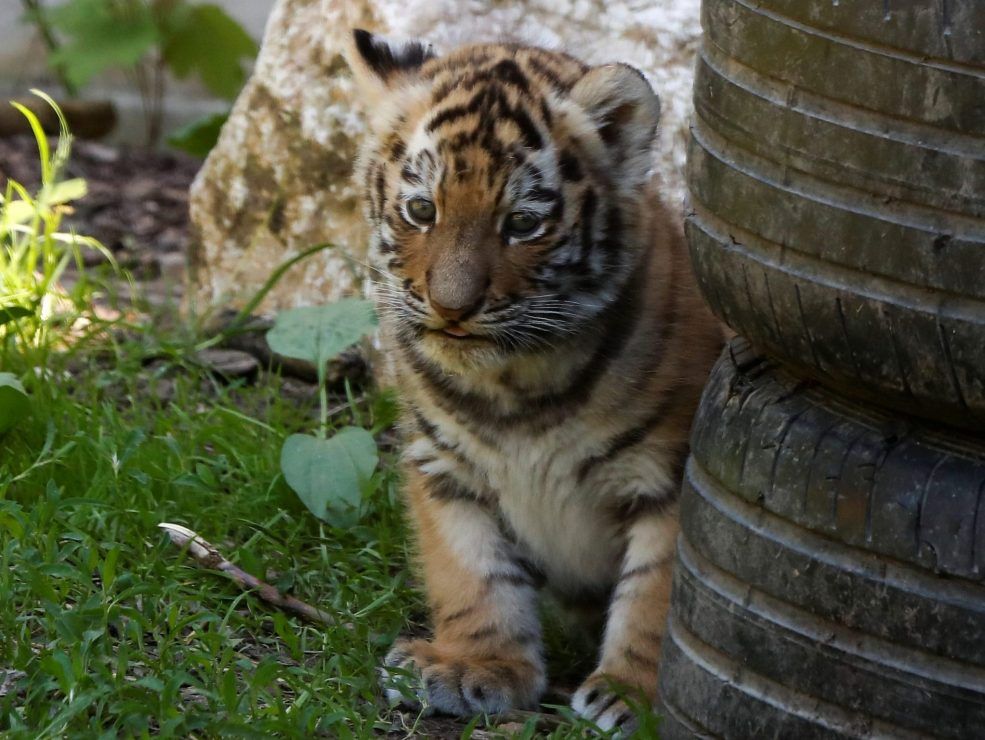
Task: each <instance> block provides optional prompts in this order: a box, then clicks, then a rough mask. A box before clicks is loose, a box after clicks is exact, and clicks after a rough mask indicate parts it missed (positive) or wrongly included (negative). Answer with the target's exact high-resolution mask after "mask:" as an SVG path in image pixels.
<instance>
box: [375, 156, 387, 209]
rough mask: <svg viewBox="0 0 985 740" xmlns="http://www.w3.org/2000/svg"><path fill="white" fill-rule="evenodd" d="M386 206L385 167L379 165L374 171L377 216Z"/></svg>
mask: <svg viewBox="0 0 985 740" xmlns="http://www.w3.org/2000/svg"><path fill="white" fill-rule="evenodd" d="M385 208H386V168H385V167H383V166H380V168H379V169H378V170H377V172H376V211H377V218H379V215H380V214H382V213H383V211H384V210H385Z"/></svg>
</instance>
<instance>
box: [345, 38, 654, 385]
mask: <svg viewBox="0 0 985 740" xmlns="http://www.w3.org/2000/svg"><path fill="white" fill-rule="evenodd" d="M350 64H351V66H352V67H353V69H354V72H355V76H356V81H357V83H358V84H359V85H360V91H361V93H362V97H363V98H364V99H365V100H366V102H367V108H368V112H369V116H370V125H371V128H372V136H371V137H370V138H369V140H368V142H367V143H366V145H365V146H364V149H363V152H362V156H361V163H360V174H359V177H360V178H361V180H362V183H363V186H364V188H365V198H366V203H367V212H368V216H369V219H370V222H371V225H372V228H373V235H372V247H373V253H374V254H373V257H374V261H375V262H376V264H377V265H378V266H379V270H380V273H379V274H380V275H382V278H381V279H380V280H379V281H378V284H377V295H378V301H379V304H380V307H381V309H382V311H381V313H382V315H383V319H384V321H386V322H388V323H389V325H390V326H391V327H392V328H393V329H394V330H395V333H396V336H397V338H398V340H399V341H400V342H401V343H402V344H403V345H404V346H405V347H409V348H413V349H415V350H416V351H418V352H420V353H421V354H423V355H424V356H425V357H427V358H429V359H431V360H432V361H435V362H438V363H439V364H444V365H447V366H450V367H461V366H463V365H464V366H469V365H471V366H477V365H488V364H495V363H502V362H503V361H508V360H509V359H511V358H514V357H516V356H518V355H523V354H526V353H531V352H539V351H542V350H544V349H545V348H547V347H550V346H554V345H556V344H558V343H560V342H563V341H565V340H568V339H572V338H575V337H576V336H577V334H578V332H579V330H580V329H582V328H584V327H585V326H586V324H587V322H589V321H590V320H591V318H592V317H594V316H595V315H596V314H598V312H600V311H601V310H602V309H604V308H605V306H606V305H608V304H609V303H610V302H611V301H613V300H614V299H615V297H616V296H617V295H618V292H619V289H620V287H621V285H622V284H623V282H624V280H625V278H626V273H627V271H628V270H629V269H630V268H631V266H632V265H633V264H634V262H635V256H636V253H637V252H638V250H639V249H641V246H642V245H641V243H640V239H639V238H638V235H637V232H638V231H639V230H640V224H641V221H642V220H643V219H644V218H645V216H644V215H641V214H640V205H641V204H642V203H643V202H644V194H645V191H646V189H647V187H648V181H649V170H650V163H651V151H650V147H651V143H652V141H653V138H654V136H655V132H656V126H657V120H658V118H659V102H658V101H657V98H656V96H655V95H654V93H653V91H652V90H651V88H650V86H649V85H648V84H647V82H646V81H645V79H644V78H643V77H642V76H641V75H640V74H639V73H638V72H637V71H636V70H634V69H632V68H630V67H627V66H625V65H607V66H603V67H595V68H589V67H586V66H585V65H583V64H581V63H580V62H578V61H577V60H575V59H573V58H572V57H569V56H566V55H562V54H557V53H553V52H549V51H545V50H542V49H536V48H528V47H519V46H506V45H482V46H470V47H465V48H462V49H459V50H457V51H455V52H452V53H451V54H449V55H447V56H444V57H437V56H435V54H434V53H433V51H432V50H431V49H430V47H427V46H424V45H422V44H419V43H416V42H411V43H403V44H397V43H393V42H390V41H387V40H385V39H381V38H379V37H376V36H372V35H371V34H369V33H367V32H365V31H356V32H355V34H354V48H353V50H352V52H351V53H350Z"/></svg>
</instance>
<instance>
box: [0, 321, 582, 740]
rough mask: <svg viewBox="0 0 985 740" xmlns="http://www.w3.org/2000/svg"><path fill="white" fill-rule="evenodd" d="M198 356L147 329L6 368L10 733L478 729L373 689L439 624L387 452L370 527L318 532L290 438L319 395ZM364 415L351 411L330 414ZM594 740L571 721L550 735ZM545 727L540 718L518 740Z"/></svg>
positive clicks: (4, 648)
mask: <svg viewBox="0 0 985 740" xmlns="http://www.w3.org/2000/svg"><path fill="white" fill-rule="evenodd" d="M165 340H167V341H165ZM168 341H170V342H171V344H168ZM190 346H191V345H190V343H189V342H188V340H185V343H182V342H180V341H178V340H177V339H176V338H175V337H173V336H172V337H165V338H163V340H162V338H160V337H154V336H152V335H151V334H147V333H145V334H141V335H138V336H137V337H135V338H133V339H130V340H127V341H125V342H122V343H116V344H114V343H110V342H103V343H100V342H95V343H93V342H90V343H89V344H88V345H87V347H86V349H85V351H84V352H81V353H74V354H72V355H62V354H52V355H49V356H48V357H47V367H46V368H45V372H44V373H40V374H39V373H34V372H29V371H28V368H27V367H26V366H21V367H16V365H17V358H16V357H14V356H13V355H11V354H10V353H8V354H7V355H6V356H5V365H6V367H5V369H7V370H8V371H9V370H13V371H15V372H22V377H24V379H25V384H26V385H27V386H28V389H29V391H30V392H31V395H32V403H33V413H32V415H31V417H30V418H29V419H28V420H26V421H25V422H24V423H22V424H21V425H20V426H19V427H18V428H16V429H15V430H14V431H12V432H10V433H8V434H7V435H6V436H4V437H3V438H0V451H2V458H0V671H3V670H5V669H6V670H12V671H18V672H20V673H18V674H16V675H18V676H19V678H17V680H16V682H15V683H14V685H13V687H8V690H7V693H6V695H5V696H3V697H0V734H2V735H3V736H4V737H11V738H21V737H23V738H39V737H64V736H71V737H103V736H105V737H132V736H144V735H156V734H161V735H165V736H180V737H187V736H196V737H217V736H220V735H225V736H229V735H232V736H236V737H249V736H257V737H269V736H273V735H277V736H284V737H310V736H313V735H316V734H323V735H325V736H332V737H367V736H372V735H375V734H384V733H387V732H393V733H394V735H393V736H395V737H398V736H402V735H408V736H413V735H415V734H418V733H423V732H425V731H426V730H434V731H436V729H437V728H439V727H440V728H442V729H443V730H444V731H446V732H448V731H449V727H450V728H451V730H450V731H451V732H453V734H457V733H458V732H459V729H456V727H457V728H462V729H461V731H462V733H463V736H468V735H469V733H470V730H468V729H466V728H465V724H464V723H460V724H458V725H455V724H453V723H450V722H444V723H441V724H440V725H434V724H430V723H431V722H432V721H431V720H426V719H421V718H419V717H415V716H414V715H413V714H407V713H402V714H398V713H396V712H393V711H391V710H390V709H389V708H388V707H386V706H385V703H384V702H383V700H382V698H381V694H380V691H379V689H378V686H377V674H376V666H377V665H378V664H379V662H380V660H381V658H382V656H383V654H384V653H385V651H386V648H387V646H388V645H389V643H390V642H391V641H392V639H393V638H394V637H395V636H396V635H397V634H398V633H399V632H402V631H406V630H407V629H408V627H410V628H411V629H418V630H420V629H423V627H424V625H425V623H426V612H425V608H424V605H423V601H422V598H421V595H420V593H419V592H418V591H417V590H416V589H415V588H414V587H413V585H412V583H411V576H410V569H409V568H408V566H407V551H408V543H407V538H406V533H405V530H404V525H403V520H402V513H401V507H400V504H399V500H398V496H397V490H398V486H399V481H398V480H397V477H396V475H395V473H394V460H395V454H396V453H395V452H394V451H393V450H387V451H385V452H384V455H383V459H384V461H383V464H382V465H381V470H380V472H379V473H378V474H377V475H376V476H375V478H374V480H373V484H372V488H371V490H369V491H368V492H367V497H366V502H365V515H364V517H363V518H362V520H361V524H360V525H359V526H357V527H354V528H351V529H345V530H340V529H333V528H330V527H328V526H326V525H324V524H321V523H320V522H319V521H318V520H317V519H315V518H314V517H313V516H312V515H311V514H310V513H308V511H307V510H306V509H305V508H304V507H303V506H302V505H301V503H300V502H299V501H298V499H297V497H296V496H295V495H294V493H293V492H292V491H291V490H290V489H289V488H288V487H287V486H286V484H285V483H284V481H283V479H282V477H281V476H280V475H279V473H278V469H279V468H278V458H279V450H280V446H281V443H282V442H283V440H284V439H285V438H286V437H287V436H288V435H289V434H290V433H292V432H295V431H305V430H310V429H311V428H312V425H313V424H314V422H315V417H316V416H317V400H316V399H315V398H312V399H310V400H305V401H301V402H297V401H289V400H285V397H284V394H283V393H282V390H281V385H282V381H281V380H280V378H279V377H278V376H277V375H276V374H270V373H265V374H263V375H261V378H260V380H259V382H257V383H256V384H255V385H252V386H244V385H242V384H233V385H225V384H223V383H221V382H219V381H217V380H215V379H213V378H211V377H210V375H209V374H208V373H207V372H206V371H205V370H203V369H201V368H200V367H198V366H196V365H195V364H194V363H191V362H189V361H187V360H186V359H185V358H186V357H188V356H190V355H189V354H187V353H185V352H184V350H183V348H184V347H187V348H190ZM150 358H155V359H154V360H153V362H150V363H149V364H148V361H149V359H150ZM12 366H13V367H12ZM355 395H356V398H357V401H356V403H357V404H358V405H359V409H358V410H359V412H360V416H361V418H362V419H363V421H364V423H369V422H371V421H374V420H377V419H379V418H380V417H381V416H382V417H384V418H386V417H389V416H392V413H393V403H392V401H391V399H390V398H389V396H387V395H386V394H381V393H380V392H378V391H375V390H373V389H367V391H366V393H365V394H360V393H359V392H358V389H357V393H356V394H355ZM159 396H163V397H164V398H168V397H169V396H170V398H169V400H158V397H159ZM342 405H343V406H344V405H345V404H344V403H343V404H342ZM350 417H351V414H350V409H347V408H343V409H342V410H341V411H339V412H338V413H336V415H335V416H334V417H333V422H334V423H336V424H338V425H340V426H341V425H344V424H346V423H351V418H350ZM162 521H169V522H176V523H180V524H184V525H186V526H188V527H190V528H191V529H194V530H195V531H197V532H198V533H199V534H201V535H202V536H203V537H205V538H206V539H208V540H210V541H211V542H212V543H214V544H215V545H217V546H219V547H220V549H222V550H223V552H224V554H225V555H226V556H227V557H228V558H230V559H231V560H233V561H234V562H237V563H238V564H239V565H240V566H241V567H243V568H244V569H246V570H248V571H250V572H252V573H254V574H257V575H260V576H266V577H268V578H269V579H270V580H271V582H273V583H275V584H276V585H278V586H279V587H280V588H281V589H282V590H284V591H285V592H289V593H291V594H293V595H294V596H296V597H298V598H300V599H302V600H304V601H307V602H308V603H311V604H314V605H317V606H320V607H322V608H324V609H326V610H328V611H329V612H330V613H332V614H334V615H336V616H337V618H338V621H339V626H336V627H325V626H321V625H312V624H307V623H305V622H303V621H301V620H299V619H297V618H295V617H292V616H287V615H285V614H282V613H280V612H278V611H276V610H273V609H272V608H270V607H268V606H267V605H266V604H264V603H263V602H262V601H261V600H260V599H259V598H257V597H255V596H254V595H252V594H247V593H244V592H243V591H241V590H240V589H239V588H238V587H237V586H235V585H234V584H233V583H232V582H231V581H229V580H227V579H226V578H225V577H224V576H222V575H219V574H217V573H215V572H212V571H206V570H203V569H202V568H200V567H198V566H197V565H196V564H194V563H193V562H192V561H190V560H189V559H188V558H186V557H185V556H184V555H183V554H182V553H181V551H179V550H178V549H176V548H175V547H174V546H173V545H171V544H170V542H169V541H168V540H167V537H166V536H165V535H164V534H163V533H162V532H161V531H160V530H159V529H158V528H157V524H158V523H159V522H162ZM549 638H550V639H549V642H550V643H552V644H553V645H554V646H555V647H560V646H563V645H565V644H567V643H566V642H565V640H564V639H562V638H561V637H560V636H559V635H557V633H556V631H554V632H552V633H551V634H550V635H549ZM584 657H585V656H584V655H582V656H581V658H582V661H581V662H582V663H583V664H584V663H585V661H584ZM576 659H577V656H561V657H560V658H559V660H560V662H561V664H562V668H563V666H564V664H568V665H570V664H571V663H572V662H573V661H575V660H576ZM555 662H556V663H557V661H555ZM21 674H23V675H21ZM0 683H2V675H0ZM483 724H484V723H483V722H482V721H480V722H479V723H478V725H479V726H480V727H482V726H483ZM584 730H585V726H584V725H579V724H577V723H573V724H567V723H565V724H562V725H561V726H560V727H558V728H557V729H554V730H553V731H552V732H551V734H550V736H553V737H573V736H580V735H582V734H583V733H584ZM534 734H535V733H534V729H533V723H530V726H529V727H527V728H526V729H525V730H522V731H518V733H517V736H520V737H533V736H534ZM445 736H447V735H445ZM485 736H486V737H488V736H490V735H489V734H486V735H485Z"/></svg>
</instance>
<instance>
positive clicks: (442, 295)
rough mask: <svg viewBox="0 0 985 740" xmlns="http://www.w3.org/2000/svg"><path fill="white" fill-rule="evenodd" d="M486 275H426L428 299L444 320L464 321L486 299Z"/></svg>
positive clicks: (487, 279)
mask: <svg viewBox="0 0 985 740" xmlns="http://www.w3.org/2000/svg"><path fill="white" fill-rule="evenodd" d="M488 281H489V278H488V276H487V275H481V274H466V275H462V274H459V275H455V276H450V275H443V274H440V273H433V274H429V275H428V300H429V301H430V303H431V307H432V308H433V309H434V310H435V312H436V313H437V314H438V315H439V316H440V317H441V318H443V319H444V320H445V321H465V320H466V319H467V318H469V317H470V316H473V315H474V314H475V313H476V312H477V311H478V310H479V309H480V308H481V307H482V304H483V302H484V301H485V299H486V288H487V287H488V285H489V282H488Z"/></svg>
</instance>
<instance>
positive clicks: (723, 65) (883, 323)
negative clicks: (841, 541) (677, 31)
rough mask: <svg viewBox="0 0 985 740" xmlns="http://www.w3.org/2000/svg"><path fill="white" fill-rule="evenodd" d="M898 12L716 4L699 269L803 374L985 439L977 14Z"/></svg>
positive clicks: (731, 1) (691, 176)
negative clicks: (977, 433)
mask: <svg viewBox="0 0 985 740" xmlns="http://www.w3.org/2000/svg"><path fill="white" fill-rule="evenodd" d="M890 7H891V12H889V13H888V14H887V13H886V12H885V11H884V9H883V8H882V7H881V6H880V4H878V3H870V4H868V5H867V6H866V7H864V8H860V7H858V4H857V3H842V4H840V5H839V4H837V3H803V2H799V0H756V2H755V3H754V4H753V3H751V2H749V0H714V2H712V1H710V0H706V2H705V3H704V5H703V24H704V28H705V38H704V44H703V48H702V51H701V54H700V58H699V62H698V67H697V76H696V80H695V88H694V102H695V109H696V116H695V121H694V125H693V129H692V132H693V136H692V141H691V144H690V148H689V157H688V185H689V193H690V195H689V204H690V205H689V213H688V217H687V233H688V239H689V244H690V248H691V254H692V261H693V263H694V266H695V271H696V273H697V276H698V280H699V283H700V285H701V287H702V290H703V292H704V295H705V297H706V298H707V300H708V302H709V304H710V305H711V307H712V308H713V310H714V311H715V312H716V313H717V315H718V316H719V317H720V318H721V319H722V320H723V321H725V322H726V323H728V324H729V325H730V326H731V327H732V328H733V329H735V330H736V331H737V332H738V333H739V334H741V335H743V336H745V337H747V338H748V339H750V340H751V341H753V342H754V343H755V344H756V345H758V346H760V347H762V348H764V349H766V350H768V351H769V352H770V353H771V354H774V355H775V356H777V357H780V358H782V359H783V360H784V361H785V362H787V363H789V364H791V365H794V366H796V367H797V368H798V369H799V370H800V371H801V372H803V373H807V374H810V375H812V376H813V377H815V378H817V379H818V380H821V381H822V382H824V383H826V384H828V385H830V386H831V387H834V388H836V389H838V390H840V391H841V392H843V393H846V394H849V395H853V396H856V397H861V398H866V399H869V400H871V401H874V402H875V403H879V404H885V405H889V406H891V407H894V408H898V409H901V410H904V411H906V412H907V413H913V414H919V415H923V416H926V417H928V418H933V419H938V420H942V421H945V422H948V423H950V424H953V425H959V426H964V427H967V428H972V429H976V430H982V429H985V146H983V144H982V141H983V138H982V137H985V54H982V49H985V4H983V3H974V2H970V1H968V0H963V1H962V0H958V1H957V2H951V3H948V4H946V5H945V4H942V3H939V2H938V1H937V0H914V2H911V3H894V4H893V5H892V6H890ZM942 7H944V8H945V10H944V11H942V10H941V8H942ZM942 12H946V13H947V14H948V15H947V16H946V17H943V16H941V15H940V14H941V13H942ZM944 30H946V31H947V34H944V33H943V31H944ZM846 69H850V70H851V75H846V74H845V72H844V71H845V70H846Z"/></svg>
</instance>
